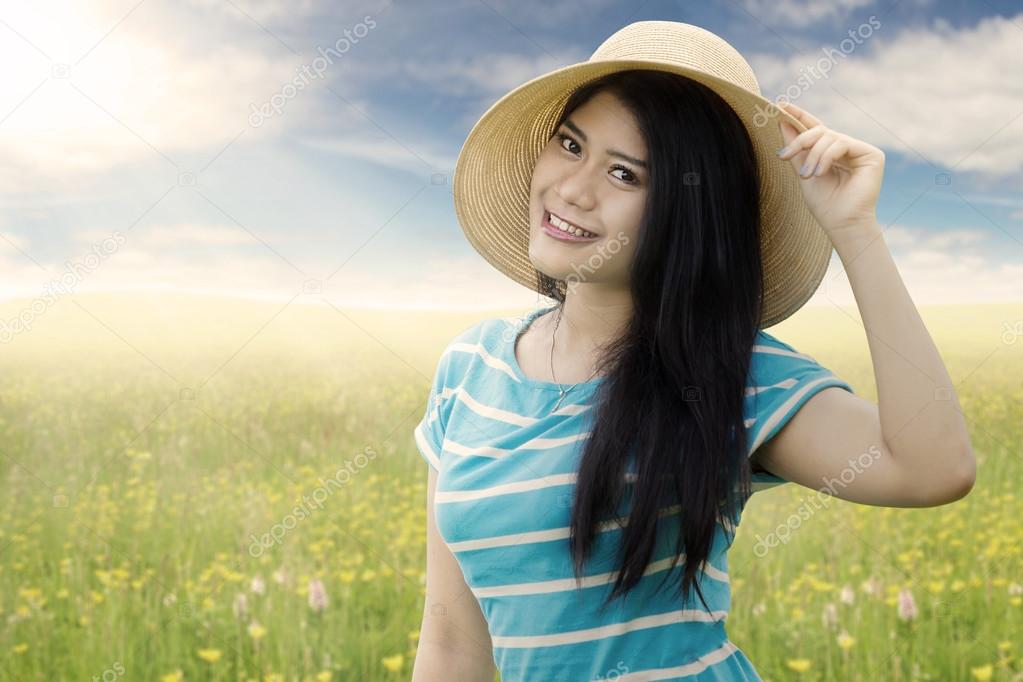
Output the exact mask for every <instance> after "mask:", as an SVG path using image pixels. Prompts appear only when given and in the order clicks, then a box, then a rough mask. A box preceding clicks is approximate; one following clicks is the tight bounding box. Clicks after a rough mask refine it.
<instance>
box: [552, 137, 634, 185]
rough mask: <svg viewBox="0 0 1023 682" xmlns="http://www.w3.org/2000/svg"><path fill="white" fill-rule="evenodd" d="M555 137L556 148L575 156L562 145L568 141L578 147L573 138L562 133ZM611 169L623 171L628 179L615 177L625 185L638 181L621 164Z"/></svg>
mask: <svg viewBox="0 0 1023 682" xmlns="http://www.w3.org/2000/svg"><path fill="white" fill-rule="evenodd" d="M555 137H557V138H558V142H559V145H558V146H559V147H561V148H562V149H564V150H565V151H566V152H568V153H569V154H577V152H574V151H572V150H571V149H567V148H566V147H565V145H564V142H565V141H566V140H568V141H569V142H570V143H572V144H574V145H575V146H576V147H578V146H579V143H578V142H576V141H575V140H574V139H573V138H572V137H571V136H569V135H565V134H564V133H556V134H555ZM611 169H612V170H616V171H619V170H620V171H625V173H626V175H627V176H628V177H625V178H622V177H618V176H615V177H617V178H618V179H619V180H621V181H622V182H624V183H627V184H630V185H633V184H636V182H637V181H638V179H637V178H636V174H635V173H633V172H632V171H631V170H630V169H629V168H627V167H626V166H623V165H621V164H615V165H614V166H611Z"/></svg>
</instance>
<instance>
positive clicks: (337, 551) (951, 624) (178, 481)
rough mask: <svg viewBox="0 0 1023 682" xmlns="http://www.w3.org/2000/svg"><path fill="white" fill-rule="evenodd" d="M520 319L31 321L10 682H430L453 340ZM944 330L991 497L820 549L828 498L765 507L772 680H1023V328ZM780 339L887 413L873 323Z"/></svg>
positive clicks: (756, 595) (279, 312)
mask: <svg viewBox="0 0 1023 682" xmlns="http://www.w3.org/2000/svg"><path fill="white" fill-rule="evenodd" d="M25 305H26V303H25V302H15V301H8V302H4V303H2V304H0V319H4V320H9V319H11V318H13V317H15V316H16V315H18V314H19V312H20V311H21V310H22V309H23V308H24V307H25ZM518 312H522V311H488V312H486V313H458V314H456V313H426V312H422V313H419V312H416V313H395V312H376V311H365V310H352V309H342V310H338V309H334V308H332V307H323V306H310V305H302V300H301V299H299V300H296V301H294V302H292V303H291V304H290V305H285V304H283V303H269V302H256V301H239V300H226V299H204V298H196V297H189V296H181V295H175V296H171V295H155V294H154V295H141V294H138V295H130V296H129V295H113V294H110V295H102V296H101V295H93V296H83V295H79V296H75V297H74V298H73V299H65V300H60V301H58V302H57V303H56V305H54V306H52V307H51V308H49V309H46V310H45V311H43V312H41V313H38V314H35V315H34V317H33V320H32V328H31V329H30V330H25V331H21V332H19V333H17V334H14V335H13V336H11V337H10V338H8V339H7V342H6V343H4V344H2V345H0V376H2V377H3V384H2V389H0V434H2V441H0V442H2V445H0V448H2V456H0V472H2V475H3V484H4V493H5V494H4V495H3V496H2V498H0V675H5V676H7V677H8V678H10V679H15V680H57V679H83V680H91V679H99V680H105V681H109V680H120V679H124V680H129V679H131V680H260V681H262V680H289V681H290V680H302V681H305V680H334V681H337V680H357V681H360V682H362V681H369V680H399V679H402V680H407V679H409V678H410V676H411V670H412V663H413V660H414V657H415V650H416V635H417V630H418V626H419V623H420V617H421V610H422V599H423V580H424V569H425V565H424V556H425V555H424V550H425V547H424V522H425V515H424V513H425V509H424V499H425V498H424V495H425V481H426V472H427V468H426V464H425V463H424V462H423V460H422V459H421V457H420V456H419V454H418V453H417V451H416V449H415V445H414V442H413V439H412V428H413V427H414V426H415V424H416V423H417V421H418V420H419V418H420V416H421V415H422V412H423V410H424V408H425V403H424V401H425V398H426V394H427V390H428V389H429V382H430V379H431V378H432V375H433V371H434V365H435V362H436V359H437V356H438V354H439V352H440V350H441V349H442V347H443V345H444V344H445V343H446V341H447V340H449V339H450V338H451V337H452V336H454V335H455V334H456V333H458V332H459V331H461V330H462V329H464V328H465V327H468V326H469V325H470V324H472V323H473V322H475V321H476V320H478V319H481V318H483V317H489V316H491V315H498V314H516V313H518ZM922 314H923V316H924V318H925V320H926V321H927V323H928V326H929V328H930V330H931V333H932V335H933V336H934V338H935V340H936V342H937V344H938V347H939V348H940V349H941V352H942V356H943V357H944V359H945V361H946V364H947V366H948V368H949V372H950V374H951V375H952V377H953V379H954V380H955V381H956V382H958V386H957V392H958V394H959V399H960V402H961V404H962V405H963V408H964V409H965V410H966V412H967V417H968V420H969V423H970V427H971V433H972V437H973V445H974V449H975V452H976V455H977V458H978V462H979V469H978V482H977V485H976V487H975V489H974V490H973V492H972V493H971V494H970V495H969V496H968V497H967V498H965V499H964V500H962V501H961V502H958V503H955V504H952V505H948V506H944V507H937V508H930V509H883V508H876V507H867V506H861V505H855V504H851V503H846V502H843V501H841V500H838V499H832V500H830V501H828V502H827V504H826V507H824V508H822V509H816V510H815V511H814V512H813V513H812V514H810V515H808V518H805V519H803V520H801V521H800V523H799V524H798V527H797V528H791V525H792V524H791V522H790V521H787V519H789V518H790V515H792V514H793V513H795V512H796V511H797V510H798V509H800V508H801V507H804V508H805V507H806V506H807V504H808V500H810V498H811V497H813V498H814V499H816V494H815V493H813V492H812V491H810V490H808V489H806V488H801V487H799V486H796V485H794V484H790V485H785V486H780V487H778V488H775V489H773V490H770V491H767V492H763V493H758V494H757V495H755V496H754V498H753V499H752V500H751V501H750V502H749V504H748V505H747V508H746V511H745V513H744V516H743V522H742V524H741V525H740V530H739V534H738V537H737V539H736V541H735V545H734V547H733V549H732V551H731V552H730V555H729V567H730V574H731V579H732V584H733V606H732V611H731V614H730V616H729V620H728V622H729V627H728V630H729V636H730V638H731V640H732V641H733V642H734V643H735V644H737V645H738V646H739V647H740V648H741V649H743V650H744V651H745V652H746V654H747V655H748V656H749V657H750V658H751V659H752V661H753V663H754V665H755V666H756V667H757V669H758V670H759V671H760V672H761V674H762V675H763V676H764V678H765V680H775V681H778V680H788V679H801V680H862V681H864V682H866V681H874V680H917V679H918V680H942V681H945V680H1013V679H1023V677H1021V676H1023V672H1021V671H1023V664H1021V661H1020V657H1021V656H1023V586H1021V584H1023V573H1021V568H1023V561H1021V542H1023V496H1021V494H1020V492H1019V490H1018V488H1019V485H1020V482H1021V481H1023V476H1021V470H1023V462H1021V456H1020V455H1021V430H1023V429H1021V426H1023V336H1020V337H1019V338H1016V333H1015V331H1019V332H1021V333H1023V329H1021V328H1020V327H1021V326H1023V322H1021V321H1020V320H1021V318H1023V306H988V307H974V308H966V307H962V306H950V307H943V308H923V309H922ZM1014 325H1015V326H1014ZM1007 330H1008V331H1007ZM1013 330H1015V331H1013ZM771 332H772V333H774V334H775V335H776V336H778V337H779V338H781V339H782V340H785V341H787V342H789V343H791V344H793V345H794V346H795V347H796V348H798V349H799V350H802V351H804V352H807V353H810V354H811V355H813V356H814V357H816V358H817V359H818V360H819V361H820V362H822V363H823V364H825V365H826V366H828V367H830V368H831V369H832V370H833V371H834V372H835V373H836V374H838V375H839V376H841V377H843V378H845V379H847V380H848V381H849V382H850V383H851V384H852V385H853V387H854V388H855V389H856V391H857V393H858V394H860V395H862V396H864V397H866V398H868V399H871V400H873V399H874V398H875V395H876V393H875V387H874V382H873V374H872V369H871V365H870V359H869V355H868V349H867V343H866V338H865V335H864V333H863V330H862V327H861V326H860V325H859V323H858V322H857V321H856V315H855V311H851V310H845V311H842V310H838V309H834V308H832V309H814V308H804V309H803V310H802V311H800V312H799V313H798V314H797V315H796V316H795V317H793V318H791V319H790V320H787V321H786V322H785V323H783V324H782V325H779V326H777V327H775V328H773V329H772V330H771ZM1010 332H1011V333H1010ZM785 525H788V526H789V527H790V528H789V530H791V532H790V533H789V535H788V538H787V541H786V542H785V543H784V544H783V545H782V546H780V547H777V548H775V549H772V550H770V551H769V552H768V553H767V554H766V555H765V556H762V557H760V556H756V555H755V553H754V546H755V543H756V542H757V538H758V537H762V536H765V535H767V534H768V533H771V532H778V529H779V528H780V527H781V526H785ZM264 535H266V536H267V538H263V536H264ZM900 594H901V597H900ZM907 595H911V596H912V600H913V604H912V607H913V608H910V605H909V604H908V597H907ZM914 612H915V617H912V618H907V617H906V616H913V615H914ZM900 614H902V615H901V616H900Z"/></svg>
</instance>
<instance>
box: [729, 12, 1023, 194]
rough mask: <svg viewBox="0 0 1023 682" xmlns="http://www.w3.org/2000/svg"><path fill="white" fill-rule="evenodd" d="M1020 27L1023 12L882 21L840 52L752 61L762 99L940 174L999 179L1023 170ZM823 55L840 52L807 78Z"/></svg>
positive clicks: (837, 47) (834, 47)
mask: <svg viewBox="0 0 1023 682" xmlns="http://www.w3.org/2000/svg"><path fill="white" fill-rule="evenodd" d="M1021 25H1023V14H1021V15H1019V16H1017V17H1015V18H1011V17H1008V18H1007V17H1000V16H993V17H989V18H986V19H983V20H981V21H980V22H979V23H977V25H976V26H973V27H968V28H963V29H953V28H951V27H949V26H948V25H947V24H945V23H943V22H935V25H934V26H933V27H921V28H910V29H907V30H904V31H901V32H899V31H898V26H897V25H895V24H893V25H889V24H888V23H886V20H885V18H884V17H881V24H880V27H879V28H877V29H870V31H871V32H870V33H868V36H869V37H866V38H864V39H863V40H862V43H863V44H861V45H859V46H858V47H855V48H853V49H852V50H851V51H849V52H848V53H847V54H846V55H845V56H842V54H843V52H842V48H841V45H840V44H839V43H838V42H837V41H836V43H835V44H827V45H822V46H821V50H820V51H817V52H813V53H806V54H802V55H798V56H795V57H792V58H789V59H779V58H777V57H774V56H762V55H751V56H750V57H749V61H750V63H751V65H752V66H753V68H754V71H755V72H756V74H757V79H758V81H759V82H760V85H761V89H762V91H763V93H764V96H765V97H767V98H769V99H776V98H777V97H779V96H781V95H786V96H788V97H789V99H791V100H792V101H794V102H796V103H797V104H798V105H799V106H800V107H802V108H804V109H806V110H808V111H810V112H811V113H812V114H814V115H815V116H817V117H818V118H819V119H821V120H822V121H823V122H824V124H825V125H827V126H828V127H830V128H833V129H835V130H838V131H840V132H843V133H846V134H849V135H851V136H853V137H857V138H861V139H863V140H866V141H868V142H870V143H871V144H874V145H876V146H878V147H883V148H885V149H886V150H897V151H899V152H901V153H902V154H904V155H905V156H906V157H907V158H909V159H910V160H912V161H915V162H922V163H926V162H927V161H930V162H933V163H934V164H935V165H936V166H937V167H938V168H939V169H942V168H950V167H953V166H954V167H956V169H958V170H963V171H967V170H969V171H978V172H983V173H987V174H991V175H1001V174H1006V173H1014V172H1019V171H1020V170H1021V169H1023V116H1021V114H1023V111H1021V106H1020V102H1021V101H1023V80H1021V79H1019V78H1018V77H1016V73H1017V72H1018V71H1019V70H1020V67H1021V66H1023V62H1021V58H1020V52H1019V43H1020V40H1021V38H1023V32H1021V29H1020V26H1021ZM865 26H867V25H866V24H865ZM868 28H869V26H868ZM827 50H833V51H834V52H830V54H832V55H836V56H833V57H832V60H833V61H834V62H835V63H834V64H832V65H831V66H832V70H831V71H830V73H828V75H827V77H826V78H824V77H823V76H822V75H820V74H819V73H818V75H817V76H812V72H811V71H810V69H811V68H816V65H817V64H818V62H819V61H820V60H824V61H822V62H821V63H822V64H824V63H825V62H826V61H827V60H826V58H825V55H826V51H827ZM800 78H805V79H807V80H808V81H809V84H801V83H800ZM787 90H788V92H787Z"/></svg>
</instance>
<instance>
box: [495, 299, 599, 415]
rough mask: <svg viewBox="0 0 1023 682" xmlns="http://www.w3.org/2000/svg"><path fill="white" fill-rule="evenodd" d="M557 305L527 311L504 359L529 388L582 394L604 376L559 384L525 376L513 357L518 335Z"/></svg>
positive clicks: (508, 346) (517, 343)
mask: <svg viewBox="0 0 1023 682" xmlns="http://www.w3.org/2000/svg"><path fill="white" fill-rule="evenodd" d="M557 307H558V306H557V304H555V305H552V306H549V307H547V308H537V309H536V310H534V311H533V312H531V313H529V314H528V315H527V316H526V317H525V321H524V324H523V325H522V328H521V329H519V330H518V331H517V332H516V333H515V336H514V337H513V338H512V340H511V343H509V344H508V345H507V346H506V347H507V348H508V349H509V350H508V352H507V354H506V355H507V357H506V360H507V362H508V364H509V365H510V366H511V368H512V371H513V372H514V373H515V376H516V377H517V378H518V380H519V381H520V382H521V383H523V384H524V385H526V386H529V387H531V388H538V389H541V390H544V391H554V392H556V393H559V394H560V393H561V391H562V390H564V391H565V395H566V396H567V395H568V394H569V393H575V394H577V395H582V394H583V393H584V392H585V391H586V390H587V389H588V388H592V387H594V386H596V385H597V384H599V383H600V382H601V381H603V380H604V377H599V376H598V377H594V378H593V379H590V380H589V381H583V382H580V383H578V384H559V383H555V382H553V381H541V380H539V379H531V378H530V377H527V376H526V374H525V372H523V371H522V368H521V367H519V361H518V359H517V358H516V357H515V348H516V346H518V345H519V337H520V336H522V335H523V334H525V333H526V330H527V329H529V328H530V327H531V326H532V325H533V321H534V320H535V319H536V318H538V317H540V316H541V315H544V314H546V313H549V312H550V311H552V310H554V309H556V308H557Z"/></svg>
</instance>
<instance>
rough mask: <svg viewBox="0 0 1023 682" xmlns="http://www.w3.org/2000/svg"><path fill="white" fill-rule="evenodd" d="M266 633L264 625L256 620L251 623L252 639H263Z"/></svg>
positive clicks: (250, 634) (250, 633) (250, 632)
mask: <svg viewBox="0 0 1023 682" xmlns="http://www.w3.org/2000/svg"><path fill="white" fill-rule="evenodd" d="M264 635H266V628H265V627H263V626H262V625H260V624H259V623H257V622H255V621H253V622H252V623H251V624H249V636H251V637H252V639H254V640H256V641H259V640H261V639H263V636H264Z"/></svg>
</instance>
